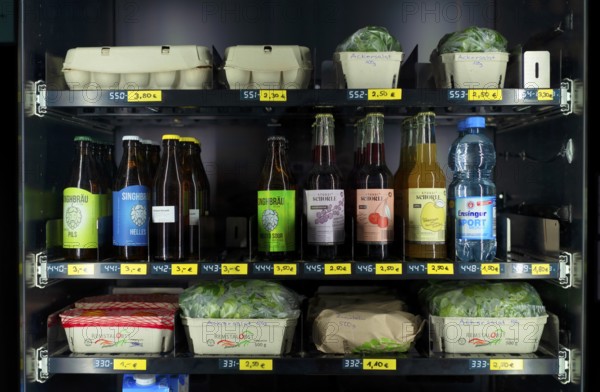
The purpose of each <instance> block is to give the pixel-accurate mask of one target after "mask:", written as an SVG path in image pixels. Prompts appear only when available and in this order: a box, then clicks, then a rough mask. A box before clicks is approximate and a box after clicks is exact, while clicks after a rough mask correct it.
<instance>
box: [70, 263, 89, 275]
mask: <svg viewBox="0 0 600 392" xmlns="http://www.w3.org/2000/svg"><path fill="white" fill-rule="evenodd" d="M67 275H76V276H81V275H94V264H69V265H68V266H67Z"/></svg>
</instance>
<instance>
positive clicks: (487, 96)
mask: <svg viewBox="0 0 600 392" xmlns="http://www.w3.org/2000/svg"><path fill="white" fill-rule="evenodd" d="M467 100H468V101H502V90H501V89H470V90H469V93H468V96H467Z"/></svg>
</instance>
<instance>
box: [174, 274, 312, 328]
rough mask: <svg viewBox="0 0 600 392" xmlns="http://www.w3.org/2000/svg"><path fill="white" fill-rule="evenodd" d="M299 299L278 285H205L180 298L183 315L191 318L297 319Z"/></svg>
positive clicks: (247, 282)
mask: <svg viewBox="0 0 600 392" xmlns="http://www.w3.org/2000/svg"><path fill="white" fill-rule="evenodd" d="M300 300H301V298H300V296H299V295H298V294H297V293H296V292H294V291H292V290H290V289H288V288H286V287H284V286H283V285H281V284H279V283H277V282H271V281H264V280H231V281H203V282H200V283H198V284H196V285H194V286H191V287H189V288H187V289H186V290H184V291H183V292H182V293H181V295H180V296H179V307H180V308H181V310H182V312H183V315H184V316H186V317H191V318H236V319H240V318H243V319H254V318H277V319H282V318H296V317H298V316H299V315H300V309H299V308H300Z"/></svg>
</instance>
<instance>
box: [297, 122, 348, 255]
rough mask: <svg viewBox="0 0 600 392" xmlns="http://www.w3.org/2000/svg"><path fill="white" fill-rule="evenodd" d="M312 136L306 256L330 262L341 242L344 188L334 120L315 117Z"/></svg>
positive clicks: (307, 191)
mask: <svg viewBox="0 0 600 392" xmlns="http://www.w3.org/2000/svg"><path fill="white" fill-rule="evenodd" d="M315 119H316V124H315V128H314V130H313V131H314V137H313V151H312V156H313V167H312V169H311V170H310V172H309V173H308V178H307V180H306V185H305V187H304V189H305V190H304V217H305V222H306V243H307V248H306V255H307V258H308V259H317V260H334V259H336V258H338V256H339V254H338V253H339V248H340V246H341V245H343V243H344V239H345V231H344V223H345V222H344V212H345V211H344V209H345V208H344V202H345V200H344V188H343V185H342V174H341V172H340V170H339V168H338V166H337V163H336V157H335V139H334V137H335V136H334V119H333V115H331V114H317V115H316V117H315Z"/></svg>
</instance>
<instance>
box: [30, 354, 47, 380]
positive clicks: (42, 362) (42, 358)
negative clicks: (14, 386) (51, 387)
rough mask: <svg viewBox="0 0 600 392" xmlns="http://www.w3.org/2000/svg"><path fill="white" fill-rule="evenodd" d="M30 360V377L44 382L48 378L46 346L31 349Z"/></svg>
mask: <svg viewBox="0 0 600 392" xmlns="http://www.w3.org/2000/svg"><path fill="white" fill-rule="evenodd" d="M30 355H31V358H30V359H31V361H32V363H30V366H31V369H30V371H31V372H30V377H31V379H32V380H33V381H35V382H39V383H44V382H46V381H47V380H48V379H49V378H50V373H48V350H47V348H46V346H45V345H44V346H42V347H38V348H36V349H32V350H31V352H30Z"/></svg>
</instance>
